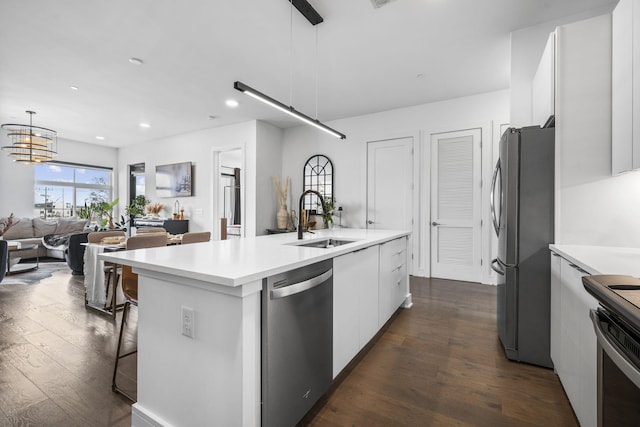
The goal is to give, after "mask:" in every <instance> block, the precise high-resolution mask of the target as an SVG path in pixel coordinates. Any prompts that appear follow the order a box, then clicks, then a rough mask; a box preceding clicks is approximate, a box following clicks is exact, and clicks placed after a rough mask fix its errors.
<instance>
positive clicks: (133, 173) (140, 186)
mask: <svg viewBox="0 0 640 427" xmlns="http://www.w3.org/2000/svg"><path fill="white" fill-rule="evenodd" d="M144 170H145V168H144V163H136V164H134V165H129V204H130V205H131V204H132V203H133V200H134V199H135V198H136V197H137V196H144V195H145V193H144V192H145V189H146V188H145V179H144Z"/></svg>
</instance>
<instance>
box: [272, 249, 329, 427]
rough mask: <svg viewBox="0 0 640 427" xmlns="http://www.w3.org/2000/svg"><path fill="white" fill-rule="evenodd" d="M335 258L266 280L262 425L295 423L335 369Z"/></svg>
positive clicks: (281, 426) (290, 424)
mask: <svg viewBox="0 0 640 427" xmlns="http://www.w3.org/2000/svg"><path fill="white" fill-rule="evenodd" d="M332 364H333V260H331V259H329V260H326V261H322V262H319V263H316V264H312V265H309V266H306V267H302V268H298V269H295V270H291V271H288V272H286V273H282V274H278V275H276V276H272V277H268V278H266V279H264V281H263V286H262V425H263V426H265V427H275V426H277V427H286V426H294V425H295V424H296V423H297V422H298V421H300V419H301V418H302V417H303V416H304V415H305V414H306V413H307V412H308V411H309V409H311V407H312V406H313V405H314V404H315V403H316V402H317V400H318V399H319V398H320V397H321V396H322V395H323V394H324V393H325V392H326V391H327V389H328V388H329V386H330V385H331V381H332V370H333V366H332Z"/></svg>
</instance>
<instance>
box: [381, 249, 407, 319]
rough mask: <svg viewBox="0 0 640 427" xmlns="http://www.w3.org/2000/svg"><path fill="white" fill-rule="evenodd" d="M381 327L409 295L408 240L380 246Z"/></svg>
mask: <svg viewBox="0 0 640 427" xmlns="http://www.w3.org/2000/svg"><path fill="white" fill-rule="evenodd" d="M379 277H380V282H379V287H378V289H379V292H378V294H379V298H378V321H379V326H380V327H381V326H382V325H384V324H385V323H386V322H387V320H389V318H390V317H391V315H392V314H393V313H394V312H395V311H396V309H397V308H398V307H399V306H400V305H401V304H402V303H403V302H404V300H405V298H406V297H407V295H408V294H409V287H408V284H409V281H408V274H407V238H406V237H401V238H399V239H395V240H392V241H390V242H387V243H384V244H382V245H380V274H379Z"/></svg>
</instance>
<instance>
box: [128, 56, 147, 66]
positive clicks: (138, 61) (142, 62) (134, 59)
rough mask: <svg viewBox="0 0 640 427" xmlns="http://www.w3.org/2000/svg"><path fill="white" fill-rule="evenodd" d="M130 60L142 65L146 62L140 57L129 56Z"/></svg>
mask: <svg viewBox="0 0 640 427" xmlns="http://www.w3.org/2000/svg"><path fill="white" fill-rule="evenodd" d="M129 62H131V63H132V64H135V65H142V64H144V61H143V60H142V59H140V58H129Z"/></svg>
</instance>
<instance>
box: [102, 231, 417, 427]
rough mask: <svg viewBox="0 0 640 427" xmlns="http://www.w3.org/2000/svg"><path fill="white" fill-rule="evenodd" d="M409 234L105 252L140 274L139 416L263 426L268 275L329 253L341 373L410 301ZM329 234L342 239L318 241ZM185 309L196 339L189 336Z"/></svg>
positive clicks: (146, 420) (135, 419) (277, 238)
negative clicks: (263, 340)
mask: <svg viewBox="0 0 640 427" xmlns="http://www.w3.org/2000/svg"><path fill="white" fill-rule="evenodd" d="M408 235H409V232H408V231H392V230H357V229H339V230H338V229H335V230H319V231H316V232H315V234H309V233H305V236H304V239H303V240H302V241H299V240H297V239H296V235H295V234H294V233H287V234H279V235H270V236H260V237H256V238H247V239H236V240H225V241H215V242H207V243H198V244H192V245H184V246H170V247H162V248H153V249H144V250H137V251H131V252H120V253H109V254H103V255H101V256H100V257H101V258H102V259H104V260H108V261H111V262H115V263H119V264H125V265H130V266H132V267H133V271H134V272H136V273H138V275H139V293H138V295H139V309H138V310H139V314H138V401H137V403H136V404H134V406H133V409H132V425H134V426H179V425H224V426H260V424H261V355H262V353H261V290H262V289H263V280H264V279H266V278H268V277H271V276H274V275H277V274H280V273H285V272H288V271H291V270H294V269H297V268H301V267H305V266H309V265H311V264H314V263H317V262H320V261H324V260H329V259H331V260H332V262H333V266H334V267H333V270H334V277H333V289H334V292H333V335H334V337H333V377H334V378H335V376H336V375H337V374H338V373H339V372H340V371H341V370H342V368H343V367H344V366H345V365H346V364H347V363H348V362H349V361H350V360H351V359H352V358H353V356H355V355H356V354H357V353H358V351H360V350H361V349H362V348H363V347H364V345H366V343H367V342H368V341H369V340H370V339H371V338H372V337H373V336H374V335H375V333H376V332H377V331H378V330H379V329H380V328H381V327H382V326H383V325H384V323H385V322H386V321H387V320H388V319H389V317H390V316H391V314H393V312H394V311H395V310H396V309H397V308H398V307H399V306H404V307H410V306H411V294H410V292H409V283H408V268H407V261H408V260H407V258H408V257H407V240H408ZM328 238H333V239H335V240H341V241H342V242H341V243H343V244H339V245H337V246H334V247H328V248H321V247H313V245H315V242H317V241H320V240H322V239H328ZM301 244H302V245H301ZM307 244H310V245H312V246H303V245H307ZM185 308H186V309H187V310H191V311H192V312H193V313H194V316H193V318H194V320H193V324H192V325H191V326H192V332H193V338H190V337H187V336H185V335H183V318H182V313H183V311H184V309H185Z"/></svg>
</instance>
